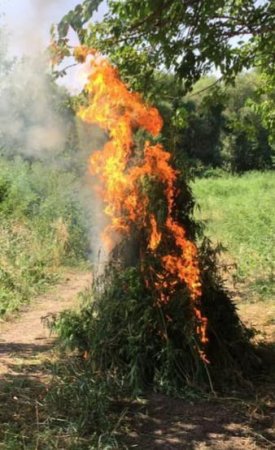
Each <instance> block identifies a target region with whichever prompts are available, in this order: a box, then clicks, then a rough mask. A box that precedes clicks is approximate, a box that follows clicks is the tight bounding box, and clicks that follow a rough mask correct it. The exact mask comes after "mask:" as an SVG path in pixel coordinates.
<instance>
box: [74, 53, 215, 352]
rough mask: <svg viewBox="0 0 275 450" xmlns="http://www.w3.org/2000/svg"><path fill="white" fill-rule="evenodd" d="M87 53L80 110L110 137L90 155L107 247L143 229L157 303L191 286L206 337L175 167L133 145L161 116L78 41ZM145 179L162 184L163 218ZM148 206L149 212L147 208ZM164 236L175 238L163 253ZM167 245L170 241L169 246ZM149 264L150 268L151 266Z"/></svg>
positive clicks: (155, 151) (154, 150) (156, 149)
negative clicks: (178, 214) (153, 262)
mask: <svg viewBox="0 0 275 450" xmlns="http://www.w3.org/2000/svg"><path fill="white" fill-rule="evenodd" d="M88 55H90V56H89V75H88V81H87V84H86V86H85V90H86V92H87V93H88V99H89V104H88V106H86V107H83V108H82V109H81V110H80V111H79V116H80V117H81V118H82V119H83V120H84V121H86V122H88V123H93V124H97V125H98V126H100V127H101V128H102V129H104V130H105V131H106V132H107V133H108V136H109V141H108V142H107V143H106V144H105V146H104V148H103V149H102V150H100V151H97V152H95V153H93V155H92V156H91V158H90V171H91V173H92V174H93V175H97V176H98V177H99V179H100V181H101V184H102V198H103V202H104V204H105V213H106V215H107V216H109V218H110V225H108V226H107V228H106V229H105V231H104V239H105V242H106V243H107V245H108V246H109V248H110V247H111V246H112V242H113V236H114V234H118V235H120V236H123V235H129V234H130V231H131V227H132V226H135V227H136V228H137V229H140V230H147V235H148V244H147V250H146V251H147V252H151V253H152V254H153V255H156V256H158V258H159V261H160V267H161V268H160V270H159V272H158V273H155V274H154V279H155V287H156V290H157V292H159V298H158V300H157V303H159V304H161V303H168V302H169V300H170V298H171V296H172V294H173V292H175V286H176V285H179V284H180V285H182V286H186V287H187V289H188V290H189V292H190V297H191V300H192V309H193V313H194V317H195V320H196V323H197V327H196V331H197V334H198V336H199V338H200V342H201V343H202V344H205V343H207V341H208V339H207V334H206V329H207V319H206V318H205V317H203V315H202V313H201V310H200V297H201V283H200V271H199V265H198V257H197V248H196V246H195V244H194V243H192V242H191V241H190V240H189V239H187V237H186V232H185V230H184V228H183V227H182V225H180V224H179V223H178V222H177V221H175V220H174V218H173V210H174V206H175V195H176V188H175V184H176V181H177V176H178V173H177V171H176V170H175V169H174V168H173V167H172V166H171V164H170V159H171V155H170V153H168V152H167V151H166V150H165V149H164V148H163V146H162V145H161V144H155V145H152V144H150V142H146V144H145V147H144V149H143V151H142V152H140V151H139V154H138V153H137V152H138V150H137V149H136V147H135V143H134V133H135V131H136V130H138V129H143V130H145V131H147V133H150V134H151V135H152V136H153V137H157V136H158V135H159V133H160V131H161V129H162V126H163V121H162V118H161V116H160V114H159V112H158V110H157V109H156V108H153V107H150V106H148V105H147V104H146V103H145V102H144V101H143V100H142V98H141V96H140V95H139V94H137V93H134V92H131V91H130V90H129V89H128V88H127V86H126V85H125V84H124V83H123V82H122V81H121V80H120V78H119V74H118V71H117V69H116V68H115V67H114V66H112V65H111V64H110V62H109V61H108V60H107V59H106V58H103V57H102V56H100V55H99V54H98V53H97V52H96V51H94V50H91V49H88V48H86V47H79V48H77V49H76V51H75V56H76V58H77V59H78V60H79V61H81V62H83V61H85V59H86V57H87V56H88ZM146 179H149V180H153V181H154V182H157V183H160V184H161V185H162V186H163V188H164V195H165V202H166V209H167V212H166V217H165V219H164V220H163V221H162V223H161V224H159V223H158V222H160V221H159V220H158V218H157V215H156V213H154V212H151V209H152V208H150V199H149V195H148V193H147V192H146V189H144V188H143V184H144V181H145V180H146ZM149 211H150V212H149ZM167 236H168V237H169V240H170V242H171V240H172V242H173V248H174V250H173V251H172V253H171V254H167V253H166V252H167V250H166V248H167V247H168V246H167V245H166V244H167ZM170 247H171V246H170ZM152 270H153V269H152Z"/></svg>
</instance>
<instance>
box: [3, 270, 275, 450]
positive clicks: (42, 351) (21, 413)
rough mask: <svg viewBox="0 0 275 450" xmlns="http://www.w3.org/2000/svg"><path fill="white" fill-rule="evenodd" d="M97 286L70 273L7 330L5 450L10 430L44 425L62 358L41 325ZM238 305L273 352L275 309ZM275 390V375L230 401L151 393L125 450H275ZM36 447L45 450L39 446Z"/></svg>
mask: <svg viewBox="0 0 275 450" xmlns="http://www.w3.org/2000/svg"><path fill="white" fill-rule="evenodd" d="M90 282H91V274H90V273H87V272H84V273H81V272H70V273H68V274H67V276H66V279H65V280H64V281H63V282H62V283H61V284H59V285H58V286H56V287H55V288H54V289H52V290H51V291H50V292H48V293H47V294H45V295H43V296H40V297H39V298H37V299H36V300H35V301H34V302H32V304H31V305H30V306H29V307H28V308H26V309H25V310H24V311H22V312H21V314H20V315H19V316H18V317H17V319H16V320H15V321H12V322H6V323H2V324H0V449H3V450H4V449H6V447H5V444H1V441H2V440H3V439H4V436H5V433H6V432H7V430H10V427H13V428H14V427H15V429H16V430H20V432H21V430H22V429H23V430H25V429H28V428H30V427H35V426H39V421H40V409H39V408H40V406H39V405H40V402H41V400H42V399H43V398H44V396H45V393H46V392H47V390H48V388H49V386H50V379H51V370H52V369H51V364H52V362H53V361H54V358H56V352H55V350H54V336H50V334H49V330H48V329H47V328H46V327H45V326H44V325H43V320H42V319H43V318H46V317H47V316H48V315H50V314H58V313H59V312H60V311H62V310H64V309H68V308H75V307H76V305H77V294H78V292H80V291H83V290H84V289H85V287H87V286H89V284H90ZM238 307H239V313H240V315H241V317H242V319H243V320H244V322H246V323H247V324H248V325H249V326H251V325H252V326H253V327H254V328H257V329H258V330H259V334H258V335H257V336H256V339H257V340H258V341H264V342H265V343H267V346H270V348H272V345H274V332H275V324H274V316H275V311H274V308H275V306H274V304H273V303H272V302H270V303H266V302H265V303H263V302H260V301H259V302H256V303H244V302H243V301H241V302H240V303H239V304H238ZM273 356H274V353H273ZM49 362H50V363H51V364H49ZM274 387H275V380H274V377H273V380H272V379H270V380H269V381H268V380H266V381H264V382H263V383H262V384H261V385H259V389H258V390H257V392H256V391H255V392H254V393H253V394H251V393H250V395H249V396H244V395H240V393H236V392H232V393H231V394H230V395H229V396H228V397H226V398H220V397H219V398H213V397H212V398H208V399H204V400H202V399H198V398H192V399H190V400H186V399H184V400H182V399H174V398H170V397H167V396H164V395H159V394H151V395H149V396H147V398H146V399H139V400H137V401H136V402H134V403H132V404H131V405H130V406H129V405H127V408H128V412H127V416H126V419H125V420H123V422H125V425H124V432H123V435H122V436H119V437H120V442H123V444H121V447H120V448H121V449H123V448H124V449H125V448H128V449H132V448H135V449H140V450H180V449H181V450H184V449H186V450H204V449H207V450H209V449H212V450H244V449H247V450H258V449H259V450H261V449H272V448H274V449H275V436H274V415H275V402H274V400H275V397H274V391H275V389H273V388H274ZM3 445H4V446H3ZM14 448H16V447H14ZM20 448H21V447H20ZM24 448H25V447H24ZM26 448H28V447H26ZM36 448H37V450H40V446H39V443H38V444H37V447H36ZM41 448H42V447H41ZM44 448H45V447H43V449H44ZM51 448H59V447H51ZM62 448H63V447H62ZM64 450H65V447H64ZM77 450H81V446H80V447H79V448H77Z"/></svg>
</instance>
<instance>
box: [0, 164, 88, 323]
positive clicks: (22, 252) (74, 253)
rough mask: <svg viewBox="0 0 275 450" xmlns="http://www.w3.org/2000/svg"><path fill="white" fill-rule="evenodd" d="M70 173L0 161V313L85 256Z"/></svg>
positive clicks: (83, 232)
mask: <svg viewBox="0 0 275 450" xmlns="http://www.w3.org/2000/svg"><path fill="white" fill-rule="evenodd" d="M78 192H79V189H78V186H77V181H76V178H75V176H74V175H73V174H72V173H68V172H65V170H64V171H63V170H62V169H60V168H47V169H46V167H45V165H43V164H42V163H33V164H30V163H28V162H25V161H22V160H21V159H16V160H14V161H7V160H5V159H3V158H2V159H0V317H1V316H2V317H3V316H5V315H7V314H11V313H12V312H13V311H15V310H17V309H18V308H19V307H20V305H21V304H22V303H24V302H27V301H28V300H29V299H30V298H31V297H32V296H33V295H34V294H37V293H38V292H41V291H43V290H44V289H45V288H46V287H47V286H48V285H49V284H52V283H55V282H56V281H57V279H58V277H59V275H60V269H62V267H63V266H64V265H66V266H68V265H75V264H80V262H82V261H84V260H85V252H86V250H87V239H86V238H85V236H87V233H86V224H85V219H84V214H83V208H82V206H81V204H80V202H79V197H78Z"/></svg>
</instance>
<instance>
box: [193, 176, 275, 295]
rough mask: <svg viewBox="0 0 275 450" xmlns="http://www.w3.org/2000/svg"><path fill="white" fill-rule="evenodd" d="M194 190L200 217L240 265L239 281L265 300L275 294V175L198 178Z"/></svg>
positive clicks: (237, 274) (237, 272) (197, 212)
mask: <svg viewBox="0 0 275 450" xmlns="http://www.w3.org/2000/svg"><path fill="white" fill-rule="evenodd" d="M192 188H193V192H194V195H195V198H196V200H197V203H198V205H199V207H198V208H197V209H196V217H197V218H198V219H200V220H202V221H203V222H204V223H205V225H206V230H205V232H206V234H207V235H208V236H209V237H210V238H211V239H212V240H213V241H214V242H215V243H217V242H219V243H222V244H223V245H224V246H225V247H226V249H227V258H228V259H229V260H230V261H234V262H236V264H237V269H236V272H235V277H236V279H237V280H238V281H241V282H243V283H245V285H246V286H247V287H248V288H249V291H250V292H251V293H253V294H255V295H257V296H259V297H261V298H267V297H271V296H272V295H274V281H275V214H274V210H275V173H274V172H265V173H261V172H251V173H248V174H245V175H242V176H232V175H228V176H224V177H222V178H207V179H206V178H205V179H197V180H196V181H195V182H194V183H193V185H192Z"/></svg>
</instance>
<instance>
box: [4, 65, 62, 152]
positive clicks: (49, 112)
mask: <svg viewBox="0 0 275 450" xmlns="http://www.w3.org/2000/svg"><path fill="white" fill-rule="evenodd" d="M61 99H62V95H60V94H58V92H57V90H56V88H55V86H54V85H53V83H52V81H51V80H50V78H49V76H48V75H47V73H46V66H45V63H44V61H43V59H41V58H40V57H37V58H32V59H30V58H26V59H23V60H22V61H21V62H18V63H16V64H15V65H14V66H13V68H12V69H11V70H10V73H9V74H8V75H7V76H6V77H5V80H4V81H2V83H1V90H0V100H1V101H0V139H1V147H2V148H3V149H4V150H5V151H6V152H8V153H9V154H16V153H20V154H23V155H26V156H32V157H36V158H38V159H45V158H47V157H49V155H50V154H51V153H58V152H61V151H63V150H64V145H65V142H66V131H67V130H66V128H67V126H66V121H65V119H64V118H63V117H62V114H60V112H59V111H58V101H60V100H61Z"/></svg>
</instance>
